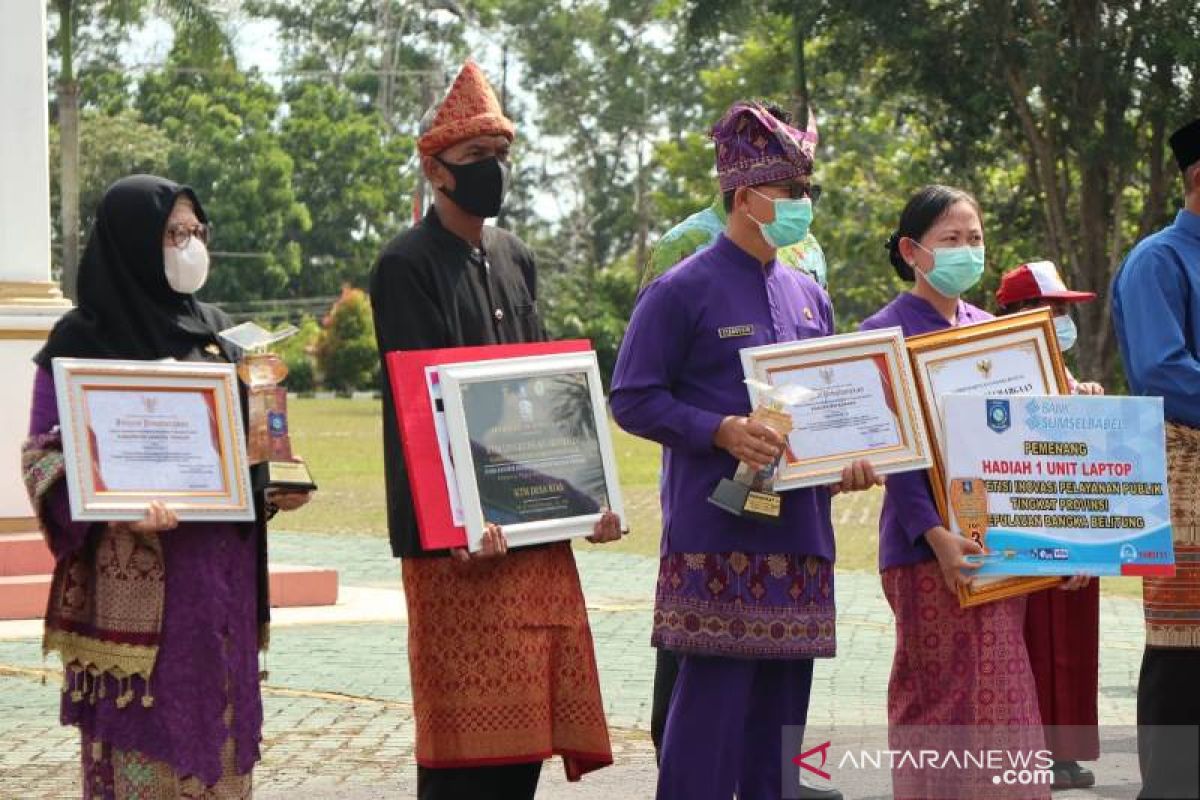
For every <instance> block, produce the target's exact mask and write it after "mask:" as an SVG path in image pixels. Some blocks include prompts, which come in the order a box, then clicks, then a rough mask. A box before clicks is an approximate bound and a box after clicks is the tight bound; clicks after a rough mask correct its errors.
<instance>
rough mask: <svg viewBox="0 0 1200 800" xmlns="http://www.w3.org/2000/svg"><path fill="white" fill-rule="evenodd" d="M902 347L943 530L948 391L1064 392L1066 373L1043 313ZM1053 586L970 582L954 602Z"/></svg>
mask: <svg viewBox="0 0 1200 800" xmlns="http://www.w3.org/2000/svg"><path fill="white" fill-rule="evenodd" d="M907 345H908V352H909V356H910V358H911V359H912V370H913V378H914V379H915V381H916V385H917V393H918V395H919V396H920V398H921V405H922V408H923V409H924V413H925V421H926V427H927V428H928V430H929V437H930V440H931V442H932V444H933V457H934V464H933V467H932V468H931V469H930V470H929V479H930V483H931V484H932V486H933V497H934V500H935V501H936V502H937V506H938V511H939V512H940V513H941V515H942V520H943V521H944V522H945V523H946V527H947V528H951V527H952V520H951V518H950V513H949V512H950V508H949V505H950V499H951V498H950V497H949V494H948V484H947V480H946V455H945V454H946V443H945V428H944V420H945V414H944V408H943V402H942V401H943V398H944V397H945V396H946V395H950V394H979V395H990V396H1008V397H1011V396H1019V395H1030V394H1033V395H1058V394H1066V393H1067V391H1068V386H1067V371H1066V367H1064V366H1063V362H1062V354H1061V353H1060V351H1059V349H1058V337H1057V335H1056V334H1055V332H1054V318H1053V316H1052V315H1051V311H1050V309H1048V308H1038V309H1033V310H1031V311H1024V312H1021V313H1019V314H1012V315H1010V316H1004V317H997V318H996V319H992V320H988V321H986V322H980V323H976V324H974V325H964V326H962V327H958V328H947V329H945V330H941V331H934V332H932V333H925V334H921V335H919V336H910V337H908V340H907ZM959 499H960V500H962V499H964V498H959ZM963 511H964V513H965V512H966V511H967V509H965V508H964V509H963ZM961 527H962V528H964V529H965V528H968V527H969V526H968V525H963V526H961ZM1059 582H1061V579H1060V578H1056V577H1020V578H1014V577H978V578H976V579H975V581H973V582H972V585H971V586H970V587H969V588H965V589H961V590H960V595H959V602H960V603H961V604H962V605H964V606H972V605H979V604H981V603H986V602H990V601H992V600H1000V599H1003V598H1005V597H1014V596H1016V595H1020V594H1027V593H1029V592H1035V591H1038V590H1039V589H1045V588H1047V587H1049V586H1054V585H1056V584H1058V583H1059Z"/></svg>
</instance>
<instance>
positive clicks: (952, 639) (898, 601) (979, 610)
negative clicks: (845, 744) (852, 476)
mask: <svg viewBox="0 0 1200 800" xmlns="http://www.w3.org/2000/svg"><path fill="white" fill-rule="evenodd" d="M887 246H888V250H889V254H890V257H891V264H892V267H893V268H894V269H895V270H896V272H897V273H898V274H899V275H900V277H901V278H902V279H904V280H906V281H912V282H913V287H912V289H911V290H910V291H907V292H904V293H903V294H900V295H898V296H897V297H896V298H895V299H894V300H892V302H890V303H888V305H886V306H884V308H882V309H881V310H880V311H879V312H878V313H876V314H875V315H874V316H872V317H870V318H868V319H867V320H866V321H864V322H863V323H862V326H861V328H862V329H863V330H872V329H876V328H886V327H892V326H899V327H900V328H902V329H903V331H904V334H905V335H906V336H912V335H915V334H919V333H927V332H929V331H936V330H941V329H943V328H950V327H956V326H959V325H969V324H971V323H973V322H980V321H983V320H987V319H990V318H991V315H990V314H988V313H987V312H986V311H983V310H982V309H979V308H976V307H975V306H973V305H971V304H969V303H967V302H964V301H963V300H962V298H961V295H962V293H964V292H966V291H967V290H968V289H970V288H972V287H973V286H974V285H975V284H976V283H978V281H979V279H980V277H981V276H982V275H983V268H984V244H983V214H982V212H981V210H980V208H979V204H978V202H976V200H975V198H974V197H972V196H971V195H970V194H969V193H967V192H964V191H962V190H960V189H954V188H951V187H948V186H937V185H934V186H926V187H925V188H923V189H921V190H920V191H919V192H917V193H916V194H915V195H913V197H912V198H911V199H910V200H909V201H908V204H907V205H906V206H905V208H904V211H903V213H902V214H901V216H900V223H899V226H898V229H897V231H896V232H895V233H894V234H893V235H892V237H891V238H890V239H889V241H888V245H887ZM980 552H981V549H980V547H979V545H977V544H975V542H973V541H971V540H970V539H968V538H966V537H962V536H958V535H957V534H954V533H951V532H950V531H949V530H947V529H946V527H945V526H944V524H943V521H942V519H941V516H940V515H939V514H938V511H937V506H936V505H935V504H934V500H933V492H932V490H931V488H930V483H929V479H928V477H927V475H926V473H925V472H907V473H902V474H897V475H892V476H890V478H889V479H888V482H887V487H886V493H885V495H884V501H883V512H882V514H881V515H880V519H879V568H880V571H881V572H882V577H883V589H884V593H885V594H886V595H887V599H888V603H889V604H890V605H891V607H892V611H893V613H894V614H895V618H896V652H895V658H894V661H893V663H892V675H891V680H890V681H889V683H888V727H889V739H890V740H891V745H892V746H893V748H894V749H898V750H911V751H913V752H916V751H918V750H921V749H926V750H929V749H934V750H939V751H945V750H963V749H968V748H970V749H974V750H985V751H988V750H1005V751H1008V750H1016V751H1022V752H1023V753H1036V752H1037V751H1040V750H1041V749H1042V733H1041V728H1040V720H1039V717H1038V703H1037V692H1036V689H1035V687H1034V682H1033V674H1032V672H1031V670H1030V666H1029V656H1028V654H1027V652H1026V650H1025V637H1024V623H1025V598H1024V597H1017V598H1012V599H1007V600H1000V601H997V602H992V603H988V604H986V605H982V606H976V607H972V608H960V607H959V604H958V595H957V589H958V585H959V584H960V583H964V582H967V581H970V580H971V577H970V574H971V570H972V569H973V568H977V567H975V565H973V564H971V563H968V561H967V560H966V557H967V556H970V555H974V554H978V553H980ZM946 726H970V727H969V728H957V729H955V728H948V727H946ZM1048 767H1049V762H1047V763H1046V764H1045V765H1044V766H1042V767H1039V765H1038V762H1036V761H1035V762H1034V768H1035V769H1036V768H1048ZM892 777H893V784H894V787H893V788H894V793H895V796H896V797H956V796H957V797H1014V796H1023V797H1031V796H1032V797H1041V796H1048V795H1046V794H1045V793H1044V789H1043V788H1041V787H1009V786H1005V785H1003V784H1002V783H1001V784H994V783H993V782H992V777H993V774H992V773H991V772H986V774H985V773H984V772H982V771H979V770H936V769H920V768H911V767H908V768H906V767H905V766H904V762H903V761H901V766H900V767H899V768H897V769H895V770H893V776H892ZM1014 792H1015V793H1014Z"/></svg>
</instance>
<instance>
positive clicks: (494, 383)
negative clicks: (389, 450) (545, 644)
mask: <svg viewBox="0 0 1200 800" xmlns="http://www.w3.org/2000/svg"><path fill="white" fill-rule="evenodd" d="M438 377H439V383H440V384H441V388H442V402H443V405H444V407H445V411H446V427H447V430H448V432H449V437H450V449H451V452H452V455H453V458H454V464H455V470H454V472H455V479H456V480H457V482H458V490H459V496H460V497H461V499H462V510H463V516H464V518H465V527H466V531H467V547H468V549H470V550H472V551H476V550H479V549H480V548H481V547H482V546H483V533H484V529H485V526H486V524H487V523H495V524H498V525H501V526H502V527H503V528H504V534H505V538H506V539H507V540H508V542H509V544H510V545H513V546H518V547H519V546H521V545H531V544H540V543H543V542H552V541H558V540H562V539H570V538H574V537H577V536H588V535H591V533H592V531H593V529H594V527H595V524H596V522H598V521H599V519H600V517H601V515H602V514H603V513H604V511H606V510H611V511H613V512H615V513H616V514H617V515H618V516H620V517H621V518H622V520H623V519H624V517H625V509H624V505H623V503H622V499H621V485H620V482H619V480H618V479H617V461H616V456H615V455H614V453H613V448H612V435H611V433H610V430H609V424H608V410H607V408H608V407H607V404H606V403H605V400H604V393H603V390H602V387H601V383H600V369H599V366H598V365H597V363H596V354H595V353H594V352H585V353H563V354H559V355H546V356H532V357H523V358H505V359H496V360H492V361H476V362H468V363H461V364H446V365H442V366H440V367H438Z"/></svg>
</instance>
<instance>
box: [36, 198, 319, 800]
mask: <svg viewBox="0 0 1200 800" xmlns="http://www.w3.org/2000/svg"><path fill="white" fill-rule="evenodd" d="M207 222H208V218H207V216H206V215H205V213H204V210H203V208H202V207H201V206H200V202H199V200H198V199H197V198H196V195H195V193H194V192H193V191H192V190H191V189H190V188H188V187H186V186H179V185H178V184H175V183H172V182H171V181H168V180H165V179H163V178H157V177H153V176H149V175H135V176H131V177H128V178H124V179H122V180H119V181H117V182H116V183H115V184H113V185H112V186H111V187H109V189H108V190H107V191H106V192H105V194H104V198H103V199H102V200H101V202H100V206H99V209H98V211H97V215H96V222H95V224H94V226H93V227H92V231H91V233H90V235H89V238H88V243H87V248H86V249H85V251H84V255H83V258H82V260H81V263H80V268H79V305H78V307H77V308H75V309H73V310H72V311H71V312H69V313H68V314H67V315H66V316H64V317H63V318H62V320H61V321H60V322H59V323H58V325H57V326H55V328H54V330H53V331H52V332H51V334H50V337H49V339H48V341H47V343H46V346H45V347H44V348H43V349H42V350H41V352H39V353H38V355H37V356H36V357H35V359H34V360H35V361H36V362H37V365H38V372H37V377H36V381H35V384H34V391H33V406H32V411H31V414H30V423H29V439H28V440H27V442H26V444H25V446H24V448H23V452H22V466H23V470H24V477H25V481H26V485H27V488H28V489H29V493H30V497H31V499H32V500H33V503H34V506H35V508H36V510H37V513H38V517H39V520H40V522H41V526H42V531H43V534H44V535H45V537H46V540H47V543H48V544H49V546H50V548H51V550H52V551H53V553H54V556H55V561H56V565H55V571H54V579H53V583H52V585H51V592H50V601H49V603H48V606H47V610H46V630H45V640H44V648H45V649H46V650H47V651H49V650H55V651H57V652H58V653H59V656H60V657H61V660H62V663H63V696H62V703H61V714H60V716H61V720H62V723H63V724H64V725H75V726H78V728H79V729H80V732H81V735H82V774H83V785H82V796H83V797H85V798H106V799H107V798H114V799H117V800H119V799H120V798H132V797H138V798H141V797H155V798H169V797H171V798H173V797H205V798H222V799H223V798H242V797H249V796H250V792H251V780H250V775H251V771H252V770H253V768H254V764H255V763H256V762H257V761H258V759H259V741H260V740H261V738H262V701H261V698H260V695H259V685H258V681H259V671H258V655H257V652H258V649H259V647H260V646H261V645H263V644H264V643H265V637H266V624H267V621H268V616H269V615H268V603H267V593H266V589H267V584H266V538H265V537H266V525H265V517H266V513H267V510H268V509H271V510H274V509H277V508H283V509H291V508H298V507H299V506H301V505H303V504H304V503H305V502H306V501H307V500H308V495H307V494H287V495H278V496H275V495H272V496H271V497H268V498H262V497H259V498H258V501H257V503H256V505H257V510H258V521H257V522H251V523H200V522H185V523H180V522H179V521H178V520H177V519H176V518H175V514H174V513H173V512H172V511H171V510H170V509H169V508H168V507H167V506H165V505H163V504H161V503H154V504H153V505H152V507H151V508H150V510H149V511H148V512H147V514H146V516H145V517H144V518H143V519H142V520H140V521H138V522H134V523H124V522H112V523H84V522H75V521H73V520H72V518H71V510H70V505H69V503H68V500H67V489H66V483H65V481H64V480H63V475H64V468H63V458H62V438H61V435H60V432H59V427H58V408H57V405H56V401H55V391H54V380H53V377H52V373H51V371H50V367H51V361H52V359H54V358H57V357H77V358H118V359H137V360H147V361H153V360H162V359H175V360H179V361H212V362H220V361H232V360H235V359H236V357H237V355H238V354H237V353H236V352H234V351H233V350H232V349H231V347H230V345H228V344H226V343H225V342H223V341H222V340H221V339H219V338H218V336H217V332H218V331H220V330H222V329H224V328H226V327H228V326H229V324H230V322H229V318H228V317H227V316H226V315H225V314H224V313H223V312H221V311H220V310H218V309H217V308H215V307H213V306H210V305H206V304H204V303H201V302H199V301H197V300H196V299H195V297H194V293H195V292H196V291H198V290H199V289H200V287H201V286H202V285H203V284H204V281H205V279H206V278H207V276H208V251H207V247H206V245H207V242H208V224H207Z"/></svg>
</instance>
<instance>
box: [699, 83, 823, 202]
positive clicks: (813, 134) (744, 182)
mask: <svg viewBox="0 0 1200 800" xmlns="http://www.w3.org/2000/svg"><path fill="white" fill-rule="evenodd" d="M709 136H710V137H711V138H712V140H713V141H714V142H715V143H716V146H717V178H718V179H719V180H720V183H721V191H722V192H729V191H732V190H734V189H737V188H738V187H740V186H758V185H760V184H764V183H777V182H780V181H788V180H792V179H794V178H799V177H803V176H805V175H811V174H812V171H813V154H814V153H815V152H816V149H817V119H816V116H815V115H814V114H813V113H812V112H811V111H810V112H809V114H808V130H806V131H800V130H797V129H796V128H793V127H792V126H791V125H788V124H786V123H784V122H782V121H780V120H778V119H775V117H773V116H771V112H769V111H767V109H766V108H764V107H763V106H762V105H760V104H759V103H751V102H744V101H739V102H737V103H734V104H733V105H732V106H730V108H729V110H728V111H726V112H725V116H723V117H721V121H720V122H718V123H717V124H716V125H714V126H713V129H712V133H710V134H709Z"/></svg>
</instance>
